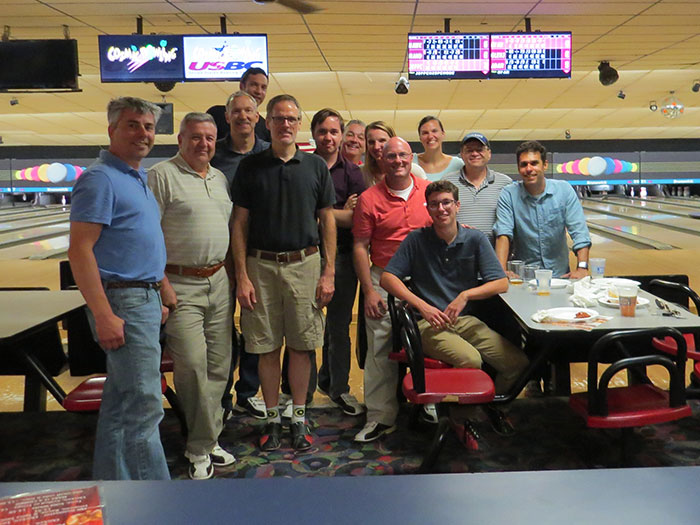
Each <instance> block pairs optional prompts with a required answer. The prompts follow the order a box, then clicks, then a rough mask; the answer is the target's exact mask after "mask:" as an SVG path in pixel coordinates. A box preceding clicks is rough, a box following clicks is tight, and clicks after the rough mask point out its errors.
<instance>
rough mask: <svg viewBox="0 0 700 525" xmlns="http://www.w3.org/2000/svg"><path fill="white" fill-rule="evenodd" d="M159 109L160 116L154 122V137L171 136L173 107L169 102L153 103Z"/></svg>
mask: <svg viewBox="0 0 700 525" xmlns="http://www.w3.org/2000/svg"><path fill="white" fill-rule="evenodd" d="M155 105H156V106H158V107H160V109H161V110H162V111H161V114H160V117H158V122H156V135H172V134H173V105H172V103H170V102H155Z"/></svg>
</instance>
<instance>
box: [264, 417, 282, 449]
mask: <svg viewBox="0 0 700 525" xmlns="http://www.w3.org/2000/svg"><path fill="white" fill-rule="evenodd" d="M281 437H282V423H268V424H267V425H265V429H264V430H263V433H262V435H261V436H260V450H262V451H264V452H271V451H273V450H277V449H278V448H280V446H281V445H282V442H281Z"/></svg>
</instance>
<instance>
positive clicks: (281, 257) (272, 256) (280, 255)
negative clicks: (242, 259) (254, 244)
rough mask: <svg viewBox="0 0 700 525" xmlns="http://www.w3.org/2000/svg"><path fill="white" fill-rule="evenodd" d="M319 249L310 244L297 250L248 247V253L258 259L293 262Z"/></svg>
mask: <svg viewBox="0 0 700 525" xmlns="http://www.w3.org/2000/svg"><path fill="white" fill-rule="evenodd" d="M317 251H318V246H309V247H308V248H304V249H303V250H297V251H295V252H266V251H265V250H256V249H255V248H249V249H248V255H250V256H251V257H257V258H258V259H263V260H264V261H275V262H276V263H291V262H299V261H301V260H303V259H304V257H308V256H309V255H313V254H314V253H316V252H317Z"/></svg>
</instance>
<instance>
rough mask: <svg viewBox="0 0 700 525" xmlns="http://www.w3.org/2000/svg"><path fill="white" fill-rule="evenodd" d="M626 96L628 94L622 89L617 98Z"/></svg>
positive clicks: (621, 98)
mask: <svg viewBox="0 0 700 525" xmlns="http://www.w3.org/2000/svg"><path fill="white" fill-rule="evenodd" d="M626 96H627V95H625V92H624V91H622V90H620V92H619V93H618V94H617V98H619V99H620V100H625V97H626Z"/></svg>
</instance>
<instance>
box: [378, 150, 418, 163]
mask: <svg viewBox="0 0 700 525" xmlns="http://www.w3.org/2000/svg"><path fill="white" fill-rule="evenodd" d="M411 155H412V153H406V152H405V151H402V152H401V153H387V154H386V155H384V159H385V160H388V161H390V162H391V161H394V160H396V159H401V160H408V159H410V158H411Z"/></svg>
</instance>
